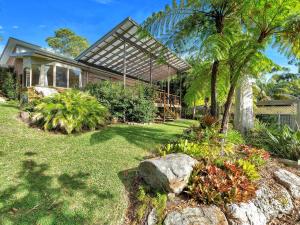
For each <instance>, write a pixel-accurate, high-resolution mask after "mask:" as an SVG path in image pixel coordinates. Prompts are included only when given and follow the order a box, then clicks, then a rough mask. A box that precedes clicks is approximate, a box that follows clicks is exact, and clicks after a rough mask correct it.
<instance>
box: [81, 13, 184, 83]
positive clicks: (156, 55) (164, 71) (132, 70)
mask: <svg viewBox="0 0 300 225" xmlns="http://www.w3.org/2000/svg"><path fill="white" fill-rule="evenodd" d="M139 30H140V26H139V25H138V24H137V23H136V22H135V21H133V20H132V19H131V18H127V19H125V20H124V21H123V22H121V23H120V24H119V25H117V26H116V27H115V28H114V29H113V30H111V31H110V32H109V33H108V34H106V35H105V36H104V37H102V38H101V39H100V40H98V41H97V42H96V43H95V44H93V45H92V46H91V47H89V48H88V49H86V50H85V51H84V52H82V53H81V54H80V55H79V56H78V57H77V58H76V60H78V61H80V62H82V63H85V64H87V65H90V66H94V67H97V68H99V69H106V70H109V71H111V72H114V73H117V74H120V75H123V78H124V79H123V80H124V86H125V85H126V77H129V78H133V79H139V80H142V81H145V82H149V83H151V84H152V82H153V81H159V80H166V79H167V78H169V77H170V76H171V75H175V74H176V73H181V72H184V71H186V70H187V69H188V68H190V66H189V64H188V63H187V62H185V61H184V60H182V59H181V58H179V57H178V56H177V55H175V54H174V53H173V52H172V51H170V49H168V48H167V47H166V46H164V45H163V44H161V43H160V42H159V41H157V40H156V39H155V38H154V37H146V38H141V37H140V33H139ZM161 59H163V60H161ZM162 61H163V62H162Z"/></svg>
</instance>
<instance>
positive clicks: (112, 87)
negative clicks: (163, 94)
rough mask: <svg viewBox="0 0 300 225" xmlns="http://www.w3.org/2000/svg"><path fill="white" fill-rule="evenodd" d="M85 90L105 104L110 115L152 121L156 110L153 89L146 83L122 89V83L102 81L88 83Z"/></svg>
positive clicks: (132, 119)
mask: <svg viewBox="0 0 300 225" xmlns="http://www.w3.org/2000/svg"><path fill="white" fill-rule="evenodd" d="M85 90H87V91H89V93H90V94H91V95H93V96H95V97H96V98H97V100H98V101H99V102H100V103H101V104H103V105H104V106H106V107H107V108H108V109H109V111H110V113H111V116H112V117H115V118H118V119H119V120H127V121H133V122H150V121H153V120H154V118H155V115H156V112H157V108H156V107H155V105H154V98H155V91H154V89H153V88H152V87H150V86H146V85H137V86H135V87H130V88H126V89H124V88H123V86H122V84H120V83H116V82H109V81H104V82H100V83H97V84H88V85H87V86H86V88H85Z"/></svg>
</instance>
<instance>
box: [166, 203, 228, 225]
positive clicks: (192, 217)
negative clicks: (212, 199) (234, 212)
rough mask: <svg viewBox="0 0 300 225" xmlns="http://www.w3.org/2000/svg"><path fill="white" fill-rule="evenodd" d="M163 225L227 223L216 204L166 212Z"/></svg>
mask: <svg viewBox="0 0 300 225" xmlns="http://www.w3.org/2000/svg"><path fill="white" fill-rule="evenodd" d="M163 224H164V225H196V224H197V225H228V222H227V220H226V217H225V215H224V213H223V212H222V211H221V210H220V209H219V208H218V207H216V206H202V207H193V208H192V207H188V208H184V209H180V210H176V211H172V212H170V213H168V214H167V216H166V218H165V220H164V223H163Z"/></svg>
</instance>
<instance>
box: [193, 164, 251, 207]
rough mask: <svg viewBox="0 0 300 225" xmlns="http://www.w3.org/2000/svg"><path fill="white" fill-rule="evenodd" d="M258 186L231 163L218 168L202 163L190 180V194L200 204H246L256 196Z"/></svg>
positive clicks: (195, 169) (197, 166)
mask: <svg viewBox="0 0 300 225" xmlns="http://www.w3.org/2000/svg"><path fill="white" fill-rule="evenodd" d="M255 191H256V186H255V185H254V184H253V183H252V182H251V181H250V180H249V179H248V178H247V176H245V174H244V172H243V170H242V169H240V168H239V167H237V166H236V165H235V164H233V163H230V162H224V166H222V167H218V166H216V165H212V164H209V163H208V164H206V163H205V162H201V163H199V164H198V165H196V166H195V168H194V170H193V172H192V175H191V177H190V180H189V185H188V194H189V195H190V196H191V198H193V199H195V200H196V201H198V202H200V203H205V204H216V205H224V204H227V203H234V202H246V201H248V200H250V199H252V198H253V197H254V196H255Z"/></svg>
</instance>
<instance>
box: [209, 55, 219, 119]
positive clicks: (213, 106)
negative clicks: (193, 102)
mask: <svg viewBox="0 0 300 225" xmlns="http://www.w3.org/2000/svg"><path fill="white" fill-rule="evenodd" d="M219 64H220V62H219V61H218V60H216V61H214V63H213V65H212V71H211V93H210V95H211V106H210V114H211V116H213V117H217V76H218V70H219Z"/></svg>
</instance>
